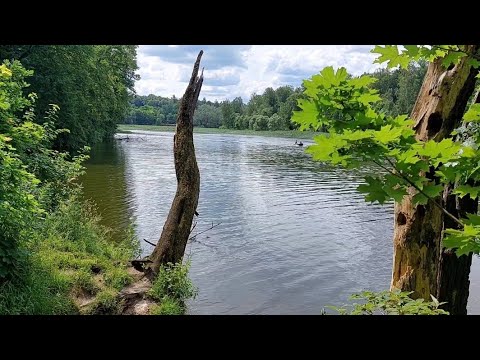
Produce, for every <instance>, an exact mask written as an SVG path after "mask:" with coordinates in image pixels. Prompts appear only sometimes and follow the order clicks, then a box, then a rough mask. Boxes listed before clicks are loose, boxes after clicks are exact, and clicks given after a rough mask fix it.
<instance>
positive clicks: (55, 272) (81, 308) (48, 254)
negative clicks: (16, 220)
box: [0, 198, 139, 315]
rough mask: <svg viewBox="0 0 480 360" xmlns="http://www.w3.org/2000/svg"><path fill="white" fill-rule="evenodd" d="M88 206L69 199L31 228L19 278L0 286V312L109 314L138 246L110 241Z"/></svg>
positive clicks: (130, 236)
mask: <svg viewBox="0 0 480 360" xmlns="http://www.w3.org/2000/svg"><path fill="white" fill-rule="evenodd" d="M98 222H99V218H98V217H97V216H96V215H95V212H94V210H93V208H92V206H90V205H88V204H84V203H81V202H80V201H79V200H77V199H75V198H71V199H70V200H68V201H66V202H65V203H63V204H61V206H60V207H59V209H58V210H57V211H55V212H54V213H52V214H49V215H47V218H46V220H45V221H44V222H43V223H42V224H41V226H40V227H38V228H37V229H35V231H34V232H33V233H32V236H33V238H32V239H31V241H30V242H29V243H28V244H27V245H26V246H25V250H26V252H27V254H28V255H29V256H28V257H27V258H26V259H25V261H24V262H23V263H22V265H21V267H22V268H21V269H20V271H21V274H22V276H21V277H19V279H17V280H15V281H12V282H6V283H4V284H3V285H0V314H36V315H38V314H112V313H113V314H114V313H117V312H118V306H119V304H118V303H117V301H116V295H117V293H118V291H119V290H121V289H122V288H123V287H124V286H125V285H127V284H129V283H130V281H131V280H132V279H131V276H130V275H129V274H128V272H127V264H128V260H130V259H132V258H134V257H136V256H137V254H138V251H139V248H138V241H136V240H135V238H134V236H133V232H128V233H126V234H125V236H124V239H122V240H121V241H120V242H116V243H114V242H112V241H111V240H110V238H109V235H108V233H109V231H108V229H106V228H104V227H102V226H100V225H99V223H98Z"/></svg>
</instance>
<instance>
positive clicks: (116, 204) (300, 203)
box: [82, 131, 480, 314]
mask: <svg viewBox="0 0 480 360" xmlns="http://www.w3.org/2000/svg"><path fill="white" fill-rule="evenodd" d="M194 136H195V139H194V141H195V149H196V154H197V161H198V165H199V168H200V174H201V189H200V199H199V206H198V209H197V210H198V213H199V217H198V218H197V225H196V227H195V230H194V233H193V234H195V233H199V232H201V231H204V230H206V229H209V228H210V227H211V226H212V224H213V225H215V224H218V223H220V225H218V226H216V227H214V228H213V229H211V230H208V231H206V232H204V233H203V234H200V235H199V236H198V237H197V238H196V240H195V241H193V242H190V243H189V244H188V246H187V249H186V254H187V256H188V257H189V258H190V261H191V270H190V277H191V279H192V281H193V282H194V283H195V285H196V286H197V287H198V288H199V294H198V296H197V298H196V299H195V300H193V301H191V302H189V310H188V312H189V313H190V314H319V313H320V312H321V310H322V308H323V307H325V306H326V305H342V304H345V303H347V302H348V297H349V295H350V294H352V293H354V292H358V291H361V290H364V289H368V290H373V291H380V290H384V289H387V288H388V287H389V284H390V277H391V266H392V234H393V204H391V203H390V204H387V205H384V206H380V205H372V204H367V203H366V202H365V201H364V198H363V195H362V194H359V193H358V192H357V191H356V190H355V189H356V187H357V186H358V185H359V184H360V183H361V182H362V174H361V172H359V173H353V172H352V171H347V170H342V169H339V168H332V167H329V166H325V165H322V164H320V163H318V162H314V161H312V160H311V159H310V157H309V156H308V155H307V154H306V153H305V151H304V149H305V147H303V148H301V147H298V146H295V145H294V144H293V143H294V140H292V139H284V138H272V137H260V136H237V135H220V134H195V135H194ZM304 143H305V145H308V143H309V142H308V141H304ZM172 144H173V133H167V132H148V131H135V133H133V134H129V140H128V141H127V140H123V141H118V140H117V141H114V142H113V143H105V144H100V145H99V146H96V147H94V148H93V150H92V158H91V159H90V160H89V162H88V164H87V174H86V175H85V176H84V177H83V178H82V182H83V186H84V191H85V196H86V197H87V198H90V199H93V200H94V201H95V202H96V204H97V206H98V210H99V212H100V214H101V216H102V218H103V220H102V221H103V223H104V224H105V225H108V226H110V227H112V228H114V229H115V230H116V232H117V234H118V232H121V231H124V230H125V228H126V227H127V226H128V224H129V223H133V224H134V226H135V231H136V234H137V235H138V238H139V239H146V240H148V241H150V242H153V243H155V242H156V241H157V240H158V238H159V236H160V233H161V230H162V227H163V224H164V222H165V218H166V216H167V214H168V210H169V208H170V205H171V202H172V199H173V196H174V194H175V190H176V179H175V169H174V165H173V153H172ZM365 171H368V169H365ZM141 242H142V244H141V245H142V249H143V252H144V255H146V254H148V253H150V252H151V250H152V246H151V245H149V244H148V243H147V242H145V241H143V240H142V241H141ZM470 291H471V295H470V301H469V313H476V314H479V313H480V261H478V258H477V257H476V258H475V259H474V263H473V266H472V274H471V289H470Z"/></svg>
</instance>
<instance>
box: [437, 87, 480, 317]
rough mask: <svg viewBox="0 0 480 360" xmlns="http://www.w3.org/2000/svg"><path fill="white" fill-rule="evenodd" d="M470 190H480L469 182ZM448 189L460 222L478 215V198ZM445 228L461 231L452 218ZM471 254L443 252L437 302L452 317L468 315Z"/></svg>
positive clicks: (450, 207)
mask: <svg viewBox="0 0 480 360" xmlns="http://www.w3.org/2000/svg"><path fill="white" fill-rule="evenodd" d="M474 102H475V103H480V91H479V92H478V93H477V95H476V97H475V100H474ZM469 184H470V185H471V186H478V184H477V183H475V182H474V181H472V180H470V181H469ZM452 188H453V186H448V187H447V188H446V189H445V191H444V195H443V200H444V204H445V206H446V209H447V210H448V211H449V212H450V213H451V214H453V215H455V216H456V217H457V218H465V217H466V214H467V213H470V214H476V213H477V211H478V198H475V199H471V198H470V196H468V195H467V196H466V197H464V198H463V199H460V198H459V197H457V196H455V195H452V194H451V193H450V190H451V189H452ZM445 228H457V229H458V228H459V227H458V224H457V223H455V222H454V221H452V219H451V218H449V217H445V220H444V229H445ZM471 265H472V254H469V255H462V256H460V257H457V256H456V255H455V252H454V251H453V250H452V249H446V248H444V249H443V251H442V256H441V257H440V269H439V274H438V280H437V284H438V293H437V294H438V299H440V300H441V301H445V302H447V303H446V304H445V305H443V309H445V310H447V311H448V312H450V313H451V314H457V315H466V314H467V303H468V295H469V293H470V279H469V275H470V266H471Z"/></svg>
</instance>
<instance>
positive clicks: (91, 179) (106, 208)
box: [81, 141, 133, 239]
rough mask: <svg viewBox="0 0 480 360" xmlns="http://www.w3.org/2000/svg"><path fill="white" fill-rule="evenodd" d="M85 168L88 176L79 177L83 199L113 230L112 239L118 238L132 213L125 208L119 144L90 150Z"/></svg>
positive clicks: (131, 210) (126, 199) (125, 197)
mask: <svg viewBox="0 0 480 360" xmlns="http://www.w3.org/2000/svg"><path fill="white" fill-rule="evenodd" d="M86 168H87V173H86V174H85V175H84V176H83V177H82V178H81V181H82V185H83V193H84V197H85V198H86V199H93V200H94V201H95V203H96V205H97V209H98V212H99V214H100V215H101V217H102V221H101V223H102V224H103V225H105V226H108V227H110V228H111V229H112V238H113V239H118V238H120V237H121V234H122V233H123V232H124V231H125V230H126V229H127V227H128V226H129V221H130V217H131V216H132V212H133V209H131V208H130V207H129V205H128V204H129V198H130V196H129V193H128V189H127V182H126V179H125V154H124V149H123V147H122V145H121V144H120V143H119V142H117V141H109V142H104V143H100V144H97V145H96V146H94V147H92V151H91V153H90V159H89V160H88V162H87V163H86Z"/></svg>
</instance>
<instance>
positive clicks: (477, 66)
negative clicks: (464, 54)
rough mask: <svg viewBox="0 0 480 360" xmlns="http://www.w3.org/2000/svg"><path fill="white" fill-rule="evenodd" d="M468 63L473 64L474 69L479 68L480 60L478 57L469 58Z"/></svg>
mask: <svg viewBox="0 0 480 360" xmlns="http://www.w3.org/2000/svg"><path fill="white" fill-rule="evenodd" d="M468 64H469V65H471V66H472V67H473V68H474V69H478V68H479V67H480V61H478V60H477V59H468Z"/></svg>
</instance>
